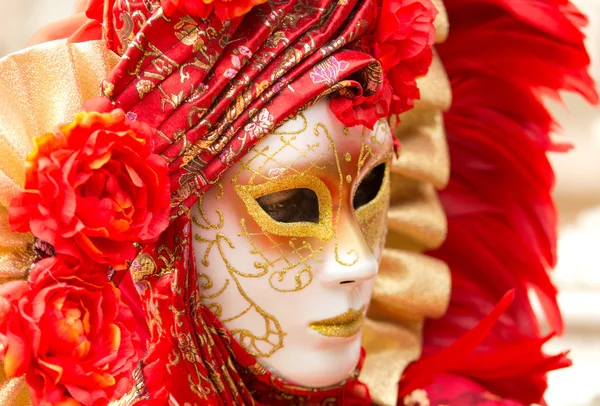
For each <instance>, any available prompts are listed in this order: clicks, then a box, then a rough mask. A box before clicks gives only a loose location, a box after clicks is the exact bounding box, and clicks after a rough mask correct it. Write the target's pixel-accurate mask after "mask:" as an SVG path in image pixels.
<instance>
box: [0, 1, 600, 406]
mask: <svg viewBox="0 0 600 406" xmlns="http://www.w3.org/2000/svg"><path fill="white" fill-rule="evenodd" d="M85 12H86V14H85V16H84V14H79V15H77V16H75V17H73V18H72V19H71V20H69V24H66V25H63V26H62V27H61V28H63V30H61V31H60V32H59V31H57V30H56V29H54V28H52V29H48V30H47V31H42V32H41V33H40V34H39V35H38V38H37V40H38V41H43V40H48V39H57V38H66V37H67V36H68V37H69V39H68V40H61V41H58V42H49V43H46V44H43V45H39V46H38V47H37V48H32V49H31V50H25V51H23V52H22V53H19V54H15V55H13V56H9V57H8V58H7V59H5V60H4V61H3V62H2V64H3V66H4V67H6V69H5V70H4V71H6V72H7V74H6V75H4V76H3V78H2V79H1V80H2V82H4V83H3V85H4V86H2V90H1V91H2V92H3V93H4V94H2V96H1V99H0V100H1V101H0V103H1V105H2V106H1V108H0V117H2V119H3V120H2V121H3V122H2V123H1V124H0V135H1V136H2V138H1V140H0V141H1V142H2V144H0V145H2V146H3V148H4V147H6V148H5V151H6V152H5V155H6V157H3V159H2V166H1V168H2V172H0V175H1V177H0V185H2V187H1V188H0V190H1V191H2V194H1V198H2V199H1V203H2V205H3V208H2V211H1V212H0V219H1V220H2V228H1V231H2V241H1V243H2V251H1V252H2V255H3V256H2V258H1V260H2V262H1V263H0V275H1V276H2V277H3V278H4V280H3V281H4V282H6V283H5V284H4V285H2V287H1V288H0V297H1V299H0V300H1V301H0V344H1V345H2V351H3V357H4V358H3V360H4V374H5V375H6V378H11V379H9V380H6V383H5V384H4V386H3V387H2V389H1V390H0V399H1V400H2V402H3V403H2V404H11V403H10V402H24V403H26V402H28V401H29V400H27V399H26V396H27V395H26V394H25V393H24V391H25V386H28V387H29V388H28V389H29V397H30V401H31V402H33V403H34V404H42V405H45V404H62V405H76V404H82V405H105V404H108V403H109V402H114V403H112V404H115V405H121V404H122V405H128V404H140V405H144V404H148V405H154V404H156V405H163V404H172V405H184V404H191V405H196V404H197V405H201V404H207V405H219V404H223V405H245V404H248V405H250V404H257V405H259V404H262V405H291V404H306V405H331V404H340V405H370V404H398V405H422V406H425V405H530V404H533V403H540V404H541V403H543V402H544V400H543V394H544V391H545V389H546V373H547V372H548V371H550V370H553V369H557V368H561V367H565V366H568V365H569V360H568V358H567V357H566V355H565V354H559V355H554V356H549V355H546V354H544V353H543V352H542V349H541V347H542V344H543V343H545V342H546V341H547V340H548V339H549V338H550V337H551V336H552V334H555V333H558V334H560V333H561V332H562V328H563V326H562V321H561V317H560V311H559V309H558V305H557V303H556V289H555V287H554V286H553V284H552V282H551V281H550V279H549V276H548V271H549V269H550V268H551V267H552V266H553V264H554V262H555V242H556V235H555V229H556V218H555V209H554V206H553V203H552V199H551V196H550V191H551V188H552V184H553V173H552V169H551V167H550V165H549V163H548V161H547V159H546V153H547V152H548V151H552V150H561V149H565V147H564V146H561V145H557V144H556V143H554V142H553V141H552V140H551V139H550V136H549V133H550V131H551V129H552V127H553V121H552V118H551V116H550V115H549V113H548V112H547V111H546V109H545V107H544V105H543V97H544V96H547V95H549V96H555V97H557V96H558V91H559V90H568V91H574V92H577V93H580V94H582V95H583V96H584V97H586V98H587V99H588V100H589V101H590V102H597V95H596V93H595V91H594V90H593V88H594V87H593V83H592V80H591V79H590V77H589V76H588V74H587V66H588V64H589V58H588V56H587V53H586V51H585V48H584V46H583V36H582V34H581V32H580V28H581V25H582V24H583V23H584V21H585V18H584V17H583V16H582V15H581V14H579V13H578V12H577V10H576V9H575V8H574V7H573V6H572V5H571V4H570V3H568V2H566V1H554V0H528V1H525V2H522V1H521V2H518V1H502V2H500V1H485V0H473V1H469V0H448V1H447V2H445V9H444V5H442V4H436V5H434V4H432V3H431V2H429V1H428V0H420V1H416V0H415V1H395V0H384V1H377V0H344V1H338V2H332V1H326V0H314V1H302V0H300V1H295V0H289V1H268V2H265V1H254V2H252V1H246V0H240V1H237V0H233V1H230V2H228V1H221V0H215V1H213V2H202V1H200V0H187V1H185V0H179V1H174V0H162V1H142V0H139V1H138V0H106V1H91V2H89V5H88V7H87V9H86V10H85ZM446 12H447V19H448V21H449V23H450V30H449V32H448V31H447V29H448V27H447V24H444V23H440V18H441V19H442V21H445V18H446ZM82 13H83V11H82ZM440 15H441V17H440ZM436 16H437V20H436ZM436 28H437V32H436ZM436 43H437V44H438V45H436V47H435V49H436V51H434V50H433V48H432V47H433V45H434V44H436ZM432 61H433V63H432ZM25 64H27V65H28V69H26V70H24V69H22V67H23V66H25ZM57 66H58V67H57ZM442 66H443V68H442ZM9 68H10V69H9ZM444 69H445V71H446V73H447V77H446V76H445V74H444ZM428 71H429V73H428ZM430 75H433V77H434V79H435V80H433V81H430V82H428V83H429V84H425V81H424V78H427V77H428V76H430ZM448 79H449V83H450V85H451V89H452V105H451V107H450V106H449V105H448V104H449V100H448V98H449V95H448V94H438V93H436V92H439V91H441V90H440V89H444V86H443V85H444V84H446V83H448ZM421 83H422V85H421ZM16 84H18V86H16ZM47 95H51V96H52V98H51V100H48V99H47V98H46V97H45V96H47ZM323 98H330V102H329V103H330V108H331V111H332V112H333V114H334V115H335V116H336V117H337V119H339V121H341V122H342V123H344V124H345V125H346V126H348V127H352V126H355V125H364V126H366V127H368V128H372V127H373V126H375V124H376V123H377V121H378V120H380V119H388V118H389V119H390V121H391V122H392V124H393V126H394V128H395V131H396V134H397V136H398V140H399V146H398V153H399V158H398V159H397V160H396V162H395V164H394V168H393V170H392V172H393V173H392V198H391V209H390V213H389V227H390V234H389V236H388V243H387V247H388V248H387V250H386V252H385V254H384V257H383V260H382V264H381V270H380V275H379V276H378V279H377V281H376V287H375V291H374V297H373V301H372V303H371V308H370V310H369V318H370V320H369V322H368V323H367V325H366V327H365V332H364V347H365V350H363V356H362V357H361V361H360V363H359V365H357V368H356V371H355V373H354V374H353V375H352V376H351V377H349V378H348V379H347V380H346V381H344V382H342V383H340V384H339V385H337V386H335V387H331V388H325V389H311V388H303V387H299V386H297V385H294V384H291V383H289V382H285V381H283V380H281V379H279V378H278V377H276V376H275V375H274V374H272V373H271V372H269V371H268V370H266V369H265V368H264V367H262V366H261V365H260V364H259V363H258V362H257V360H256V359H255V358H254V357H253V356H251V355H250V354H249V353H248V352H247V351H246V350H245V349H244V348H243V347H242V346H241V345H240V344H238V342H236V340H235V339H234V338H233V336H232V335H231V334H230V332H229V331H227V329H226V328H225V327H224V326H223V324H222V323H221V321H220V320H219V319H218V318H217V317H216V316H215V315H214V314H213V313H212V312H211V311H210V310H209V309H208V307H207V306H205V305H204V304H203V302H202V300H201V298H200V291H201V286H199V285H201V284H200V283H199V281H198V278H197V274H196V272H195V271H194V270H195V264H194V255H193V253H192V252H191V251H192V245H191V240H192V234H191V219H190V212H189V210H190V207H191V205H192V204H194V203H195V202H196V201H197V199H198V198H199V197H200V196H201V195H202V193H203V192H204V191H206V190H208V189H209V188H210V187H211V186H213V185H214V184H215V183H216V182H217V181H218V180H219V178H220V177H221V175H222V174H223V172H224V171H226V170H227V169H228V168H230V167H231V166H232V165H234V164H235V163H236V162H237V161H238V160H239V159H240V158H241V157H243V156H244V155H245V154H246V153H247V152H248V151H249V149H250V148H252V146H254V145H255V144H256V143H258V142H260V140H261V139H262V138H263V137H265V136H266V135H268V134H270V133H271V132H273V131H274V130H275V129H276V128H278V127H279V126H281V125H282V124H283V123H284V122H285V121H286V120H287V119H288V118H290V117H291V116H294V115H296V114H298V113H299V112H301V111H303V110H304V109H306V108H308V107H310V106H312V105H313V104H315V103H316V102H317V101H318V100H320V99H323ZM79 110H86V112H83V113H79V114H77V115H75V113H77V112H78V111H79ZM443 110H447V111H446V112H445V113H444V114H443V117H442V111H443ZM61 122H71V124H66V125H61V126H59V127H57V129H56V130H54V132H52V128H53V127H54V126H55V125H58V124H60V123H61ZM425 126H429V127H431V128H432V129H433V130H431V131H424V130H423V127H425ZM444 128H445V132H444ZM45 133H46V134H47V135H43V134H45ZM37 136H41V137H39V138H37V139H36V140H35V141H32V139H33V138H34V137H37ZM436 189H439V192H436ZM440 202H441V206H440ZM442 208H443V211H442ZM444 213H445V216H444ZM446 221H447V223H446ZM9 225H10V228H11V231H12V232H9V231H8V227H9ZM16 232H20V233H25V234H18V233H16ZM446 234H447V235H446ZM448 270H449V272H448ZM450 279H451V286H452V289H451V294H450ZM134 285H135V287H134ZM530 290H533V291H535V293H537V295H538V297H539V299H540V302H541V303H542V306H543V309H544V312H545V315H546V317H547V319H548V324H549V326H550V328H551V331H552V333H551V334H545V333H543V332H542V329H541V327H540V323H539V321H538V319H537V317H536V315H535V314H534V311H533V309H532V307H531V303H530V299H529V294H530ZM138 292H140V294H139V295H138ZM17 394H20V395H19V396H20V397H18V396H17Z"/></svg>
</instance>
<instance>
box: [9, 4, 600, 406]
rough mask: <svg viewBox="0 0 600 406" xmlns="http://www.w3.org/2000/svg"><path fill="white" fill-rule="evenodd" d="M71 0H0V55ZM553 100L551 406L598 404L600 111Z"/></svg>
mask: <svg viewBox="0 0 600 406" xmlns="http://www.w3.org/2000/svg"><path fill="white" fill-rule="evenodd" d="M575 3H576V4H577V5H578V6H579V7H580V8H581V9H582V10H583V11H584V12H586V13H587V14H588V15H589V16H590V26H589V27H588V29H587V34H588V37H589V38H588V48H589V50H590V53H591V55H592V59H593V61H594V64H593V66H592V72H593V75H594V77H595V78H597V79H600V0H576V1H575ZM74 4H75V0H0V56H3V55H6V54H7V53H9V52H13V51H16V50H19V49H21V48H22V47H23V46H25V44H26V42H27V39H28V38H29V37H30V36H31V34H33V33H34V32H35V31H36V29H37V28H39V27H40V26H42V25H43V24H45V23H46V22H49V21H53V20H56V19H58V18H61V17H63V16H66V15H67V14H69V13H70V11H71V10H72V9H73V7H74ZM565 101H566V102H565V104H564V105H558V104H553V105H552V106H551V107H552V110H553V111H554V113H555V115H556V117H557V119H558V120H559V121H560V123H561V124H562V128H563V130H562V132H561V134H559V135H557V137H560V138H562V139H568V140H569V141H571V142H573V143H574V144H575V150H573V151H572V152H570V153H569V154H566V155H553V156H551V160H552V162H553V163H554V164H555V168H556V173H557V188H556V199H557V203H558V207H559V211H560V214H561V233H560V237H559V265H558V267H557V270H556V272H555V274H554V278H555V280H556V282H557V283H558V285H559V286H560V289H561V294H560V297H559V300H560V302H561V305H562V307H563V311H564V313H565V318H566V325H567V332H566V335H565V336H564V337H562V338H560V339H557V340H553V341H552V342H551V343H549V344H548V351H560V350H563V349H567V348H570V349H571V356H572V358H573V361H574V363H575V365H574V366H573V367H572V368H569V369H566V370H563V371H556V372H554V373H552V374H551V375H550V389H549V391H548V396H547V399H548V401H549V403H550V405H551V406H600V260H599V257H600V111H599V110H595V109H593V108H591V107H589V106H587V105H586V104H585V103H584V102H583V101H582V100H580V99H578V98H577V97H574V96H570V95H567V97H566V100H565Z"/></svg>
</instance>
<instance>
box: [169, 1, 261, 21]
mask: <svg viewBox="0 0 600 406" xmlns="http://www.w3.org/2000/svg"><path fill="white" fill-rule="evenodd" d="M266 2H267V0H160V3H161V5H162V7H163V10H164V12H165V14H166V15H169V16H170V15H173V14H174V13H175V12H177V11H179V12H183V13H185V14H189V15H192V16H194V17H200V18H207V17H208V16H209V15H210V13H211V12H212V11H213V10H214V12H215V14H216V15H217V17H219V20H221V21H225V20H229V19H232V18H236V17H240V16H243V15H244V14H246V13H248V12H249V11H250V10H251V9H252V7H254V6H257V5H259V4H263V3H266Z"/></svg>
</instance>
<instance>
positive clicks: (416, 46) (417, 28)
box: [372, 0, 437, 72]
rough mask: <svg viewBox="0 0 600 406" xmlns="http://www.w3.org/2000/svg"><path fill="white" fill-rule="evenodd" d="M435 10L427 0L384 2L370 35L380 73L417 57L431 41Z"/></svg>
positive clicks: (433, 30)
mask: <svg viewBox="0 0 600 406" xmlns="http://www.w3.org/2000/svg"><path fill="white" fill-rule="evenodd" d="M436 15H437V9H436V8H435V6H434V5H433V4H432V3H431V1H430V0H408V1H398V0H384V1H383V3H382V5H381V8H380V17H379V22H378V24H377V27H376V29H375V32H374V34H373V39H372V41H373V43H374V53H375V57H376V58H377V59H378V60H379V62H380V63H381V66H382V67H383V69H384V71H386V72H387V71H388V70H389V69H391V68H393V67H394V66H396V65H398V64H399V63H401V62H405V61H408V60H410V59H412V58H415V57H418V56H419V55H420V54H421V53H423V52H425V51H427V50H428V49H430V47H431V46H432V45H433V42H434V39H435V28H434V26H433V21H434V20H435V16H436Z"/></svg>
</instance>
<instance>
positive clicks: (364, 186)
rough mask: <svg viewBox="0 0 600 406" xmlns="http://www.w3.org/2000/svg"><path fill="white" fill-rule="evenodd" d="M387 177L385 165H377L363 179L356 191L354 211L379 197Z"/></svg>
mask: <svg viewBox="0 0 600 406" xmlns="http://www.w3.org/2000/svg"><path fill="white" fill-rule="evenodd" d="M384 176H385V163H383V164H379V165H377V166H376V167H375V168H373V169H372V170H371V172H369V173H368V174H367V176H365V177H364V178H363V180H362V181H361V182H360V185H358V188H357V189H356V193H355V194H354V199H353V201H352V204H353V206H354V210H356V209H358V208H360V207H362V206H364V205H366V204H367V203H369V202H371V201H372V200H373V199H375V198H376V197H377V194H378V193H379V191H380V190H381V185H382V184H383V178H384Z"/></svg>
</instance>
